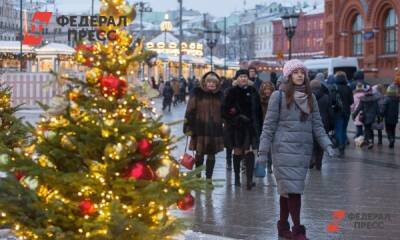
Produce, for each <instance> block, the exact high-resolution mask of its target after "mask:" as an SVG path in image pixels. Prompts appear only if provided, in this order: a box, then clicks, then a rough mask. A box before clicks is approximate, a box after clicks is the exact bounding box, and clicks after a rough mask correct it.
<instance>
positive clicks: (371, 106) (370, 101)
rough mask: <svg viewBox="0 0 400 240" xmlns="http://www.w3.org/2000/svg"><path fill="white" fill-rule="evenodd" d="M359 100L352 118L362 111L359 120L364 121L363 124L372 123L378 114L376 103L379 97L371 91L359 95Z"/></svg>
mask: <svg viewBox="0 0 400 240" xmlns="http://www.w3.org/2000/svg"><path fill="white" fill-rule="evenodd" d="M360 100H361V101H360V104H359V105H358V107H357V109H356V111H355V112H354V113H353V119H354V118H355V117H356V116H357V115H358V114H359V113H360V112H361V111H362V115H363V117H362V119H361V122H362V123H364V125H365V124H367V125H368V124H373V123H374V122H376V120H377V118H378V117H379V116H380V111H379V104H378V100H379V97H377V96H376V95H374V94H372V93H367V94H366V95H365V96H363V97H361V99H360Z"/></svg>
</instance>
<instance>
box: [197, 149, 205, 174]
mask: <svg viewBox="0 0 400 240" xmlns="http://www.w3.org/2000/svg"><path fill="white" fill-rule="evenodd" d="M195 160H196V161H195V164H196V168H199V167H201V166H203V163H204V155H202V154H196V155H195ZM196 176H197V177H198V178H201V172H199V173H198V174H197V175H196Z"/></svg>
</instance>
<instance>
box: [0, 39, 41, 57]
mask: <svg viewBox="0 0 400 240" xmlns="http://www.w3.org/2000/svg"><path fill="white" fill-rule="evenodd" d="M19 51H20V42H19V41H0V53H15V54H18V53H19ZM22 52H23V53H33V47H31V46H29V45H22Z"/></svg>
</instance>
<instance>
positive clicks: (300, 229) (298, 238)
mask: <svg viewBox="0 0 400 240" xmlns="http://www.w3.org/2000/svg"><path fill="white" fill-rule="evenodd" d="M292 239H293V240H307V237H306V228H305V227H304V226H303V225H297V226H293V227H292Z"/></svg>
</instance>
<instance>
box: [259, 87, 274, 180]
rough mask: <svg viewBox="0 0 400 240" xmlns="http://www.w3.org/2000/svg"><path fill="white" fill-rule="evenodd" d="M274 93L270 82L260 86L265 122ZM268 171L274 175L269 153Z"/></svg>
mask: <svg viewBox="0 0 400 240" xmlns="http://www.w3.org/2000/svg"><path fill="white" fill-rule="evenodd" d="M274 91H275V87H274V84H273V83H272V82H270V81H264V82H263V83H262V84H261V86H260V91H259V94H260V101H261V110H262V119H263V120H264V119H265V115H266V114H267V110H268V102H269V99H270V97H271V95H272V93H273V92H274ZM267 169H268V172H269V173H272V158H271V152H269V154H268V161H267Z"/></svg>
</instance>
